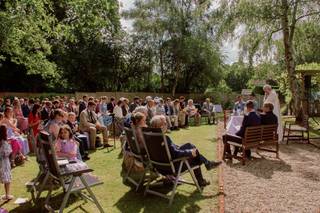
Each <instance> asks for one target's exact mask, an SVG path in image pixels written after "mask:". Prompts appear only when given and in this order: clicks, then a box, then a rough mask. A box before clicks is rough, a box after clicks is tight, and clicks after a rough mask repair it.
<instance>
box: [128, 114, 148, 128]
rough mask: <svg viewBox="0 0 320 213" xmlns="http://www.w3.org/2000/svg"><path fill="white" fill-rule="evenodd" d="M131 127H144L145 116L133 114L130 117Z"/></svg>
mask: <svg viewBox="0 0 320 213" xmlns="http://www.w3.org/2000/svg"><path fill="white" fill-rule="evenodd" d="M131 120H132V123H133V125H135V126H136V127H145V126H146V125H147V124H146V115H145V114H144V113H141V112H137V113H134V114H133V115H132V117H131Z"/></svg>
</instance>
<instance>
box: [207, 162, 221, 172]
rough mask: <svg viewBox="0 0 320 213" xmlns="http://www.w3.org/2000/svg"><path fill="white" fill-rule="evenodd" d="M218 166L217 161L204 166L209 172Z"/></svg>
mask: <svg viewBox="0 0 320 213" xmlns="http://www.w3.org/2000/svg"><path fill="white" fill-rule="evenodd" d="M220 164H221V161H218V162H215V161H209V163H207V164H206V165H205V166H206V168H207V170H208V171H210V170H211V169H214V168H216V167H218V166H219V165H220Z"/></svg>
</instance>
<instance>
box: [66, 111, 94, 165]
mask: <svg viewBox="0 0 320 213" xmlns="http://www.w3.org/2000/svg"><path fill="white" fill-rule="evenodd" d="M67 125H68V126H69V127H70V129H71V131H72V134H73V137H74V139H75V140H76V141H77V142H79V151H80V154H81V158H82V159H83V160H89V159H90V158H89V153H88V150H89V148H88V138H87V136H86V135H85V134H80V133H79V131H78V130H79V128H78V124H77V118H76V114H75V113H74V112H69V113H68V120H67Z"/></svg>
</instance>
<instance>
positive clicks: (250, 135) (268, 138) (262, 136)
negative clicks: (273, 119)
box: [223, 124, 279, 165]
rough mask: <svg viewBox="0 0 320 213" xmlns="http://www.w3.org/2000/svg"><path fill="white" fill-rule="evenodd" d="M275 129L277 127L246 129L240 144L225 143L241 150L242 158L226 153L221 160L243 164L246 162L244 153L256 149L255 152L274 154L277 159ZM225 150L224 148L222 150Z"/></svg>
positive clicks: (277, 147) (265, 126)
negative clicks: (228, 159)
mask: <svg viewBox="0 0 320 213" xmlns="http://www.w3.org/2000/svg"><path fill="white" fill-rule="evenodd" d="M277 127H278V125H276V124H274V125H260V126H253V127H247V128H246V131H245V135H244V137H243V138H242V143H241V144H240V143H235V142H231V141H227V144H224V146H226V145H232V146H235V147H239V148H241V149H242V156H241V157H238V156H234V155H232V154H231V155H230V154H228V153H225V151H224V154H223V160H225V159H226V158H231V160H232V158H236V159H238V160H241V161H242V164H243V165H244V164H245V161H246V158H247V156H246V152H245V150H250V149H252V148H256V149H257V150H263V151H267V152H274V153H276V157H277V158H279V144H278V135H277ZM273 146H274V147H275V149H271V148H270V147H273ZM224 150H226V147H225V148H224Z"/></svg>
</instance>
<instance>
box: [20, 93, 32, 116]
mask: <svg viewBox="0 0 320 213" xmlns="http://www.w3.org/2000/svg"><path fill="white" fill-rule="evenodd" d="M28 101H29V100H28V98H21V99H20V104H21V110H22V114H23V116H24V117H25V118H27V117H28V116H29V113H30V108H29V106H28Z"/></svg>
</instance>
